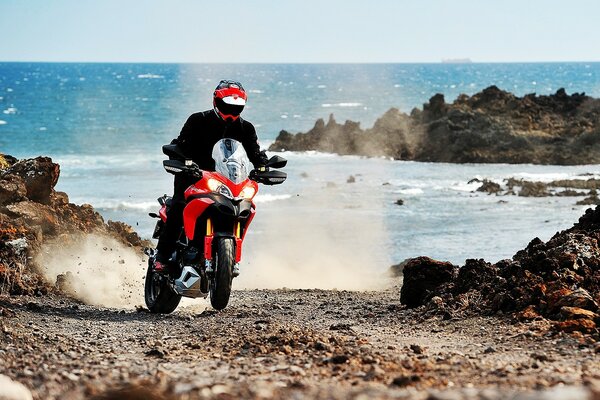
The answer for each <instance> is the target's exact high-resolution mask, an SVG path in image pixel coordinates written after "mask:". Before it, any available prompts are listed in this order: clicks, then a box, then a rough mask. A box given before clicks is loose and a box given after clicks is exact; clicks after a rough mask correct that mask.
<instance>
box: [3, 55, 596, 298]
mask: <svg viewBox="0 0 600 400" xmlns="http://www.w3.org/2000/svg"><path fill="white" fill-rule="evenodd" d="M220 79H236V80H239V81H240V82H242V84H243V85H244V86H245V88H246V90H247V92H248V95H249V99H248V105H247V107H246V109H245V110H244V113H243V117H244V118H245V119H247V120H249V121H251V122H252V123H254V125H255V127H256V129H257V132H258V135H259V138H260V141H261V144H262V146H263V147H265V148H266V147H268V145H269V144H270V143H272V142H273V141H274V140H275V138H276V137H277V135H278V133H279V132H280V131H281V130H287V131H289V132H292V133H295V132H301V131H302V132H303V131H307V130H308V129H310V128H311V127H312V126H313V125H314V123H315V121H316V120H317V119H319V118H323V119H325V120H327V119H328V118H329V117H330V115H333V116H334V118H335V119H336V120H337V121H339V122H343V121H345V120H352V121H359V122H360V124H361V126H362V127H363V128H368V127H370V126H372V125H373V123H374V122H375V121H376V119H377V118H378V117H380V116H381V115H382V114H383V113H384V112H385V111H387V110H388V109H390V108H391V107H395V108H398V109H400V110H401V111H404V112H407V113H409V112H410V111H411V110H412V109H413V108H414V107H422V105H423V103H425V102H427V101H428V99H429V98H430V97H431V96H433V95H434V94H436V93H442V94H444V96H445V98H446V101H453V100H454V99H455V98H456V97H457V96H458V95H459V94H461V93H466V94H474V93H476V92H478V91H481V90H482V89H484V88H486V87H488V86H490V85H496V86H498V87H499V88H501V89H504V90H507V91H511V92H513V93H515V94H517V95H519V96H521V95H524V94H528V93H537V94H551V93H555V92H556V91H557V90H558V89H559V88H565V89H566V91H567V93H569V94H571V93H574V92H580V93H581V92H585V93H586V94H588V95H590V96H594V97H600V63H592V62H589V63H586V62H580V63H508V64H478V63H469V64H443V63H439V64H126V63H121V64H119V63H116V64H111V63H82V64H78V63H6V62H3V63H0V152H1V153H6V154H11V155H13V156H16V157H19V158H26V157H35V156H38V155H45V156H50V157H52V159H53V160H54V161H55V162H58V163H59V164H60V166H61V176H60V180H59V183H58V185H57V190H61V191H65V192H66V193H68V195H69V197H70V201H72V202H74V203H77V204H83V203H89V204H91V205H93V206H94V207H95V208H96V210H98V211H99V212H100V213H101V214H102V215H103V217H104V218H105V219H107V220H108V219H111V220H120V221H124V222H127V223H128V224H131V225H132V226H133V227H134V228H135V229H136V230H137V231H138V232H139V233H140V235H142V236H143V237H146V238H149V237H150V236H151V233H152V230H153V227H154V223H155V221H154V220H153V219H152V218H150V217H149V216H148V213H149V212H153V211H156V210H157V209H158V203H157V202H156V198H157V197H159V196H160V195H162V194H164V193H169V194H170V193H171V191H172V180H173V178H172V175H169V174H167V173H166V172H165V171H164V170H163V169H162V164H161V162H162V160H163V159H164V158H165V156H164V155H163V154H162V153H161V145H163V144H166V143H168V142H170V141H171V139H173V138H174V137H176V136H177V135H178V133H179V131H180V129H181V127H182V125H183V123H184V122H185V120H186V119H187V117H188V116H189V115H190V114H192V113H194V112H197V111H202V110H206V109H210V108H211V107H212V91H213V90H214V87H215V86H216V84H217V83H218V81H219V80H220ZM198 134H202V132H198ZM281 155H282V156H283V157H285V158H287V159H288V160H289V162H288V166H287V167H286V168H285V171H287V173H288V179H287V181H286V182H285V183H283V184H282V185H279V186H263V187H261V188H260V191H259V194H258V195H257V198H256V206H257V217H256V218H255V220H254V222H253V226H252V227H251V229H250V232H249V234H248V236H247V240H246V242H245V244H244V259H245V260H247V261H246V265H248V268H250V269H252V268H255V269H256V271H259V270H260V271H262V272H261V274H269V273H271V272H269V271H272V272H273V273H274V272H275V271H284V270H286V268H291V269H294V268H296V269H298V270H301V269H302V268H303V266H304V265H306V264H307V263H309V264H310V265H311V268H310V269H307V270H306V272H305V274H311V275H317V276H319V275H323V276H325V275H327V274H328V273H329V272H331V271H335V272H334V273H332V274H331V275H332V276H331V277H330V279H331V280H332V282H335V281H336V279H340V280H341V279H342V277H344V276H345V275H350V274H356V273H357V271H361V272H363V273H368V274H379V273H382V272H384V271H385V270H386V269H387V268H388V267H389V266H390V265H392V264H395V263H398V262H401V261H403V260H404V259H406V258H409V257H415V256H422V255H426V256H430V257H433V258H436V259H440V260H448V261H451V262H453V263H457V264H462V263H464V261H465V259H467V258H484V259H486V260H488V261H491V262H495V261H498V260H500V259H504V258H510V257H512V255H514V253H515V252H516V251H518V250H519V249H522V248H523V247H525V246H526V245H527V244H528V242H529V241H530V240H531V239H533V238H535V237H539V238H541V239H542V240H548V239H549V238H550V237H551V236H552V235H553V234H554V233H555V232H557V231H559V230H562V229H566V228H568V227H570V226H572V224H573V223H574V222H576V221H577V219H578V217H579V216H580V215H581V214H582V213H583V212H584V211H585V209H586V207H585V206H577V205H575V202H576V199H575V198H569V197H544V198H525V197H517V196H495V195H488V194H486V193H481V192H477V191H476V189H477V187H478V183H476V182H475V183H469V181H471V180H472V179H473V178H479V179H483V178H487V179H491V180H494V181H496V182H499V183H502V182H503V181H504V180H505V179H507V178H510V177H515V178H525V179H529V180H538V181H551V180H553V179H571V178H577V177H581V176H583V175H584V174H588V175H585V176H595V175H598V176H600V166H599V165H581V166H553V165H544V166H542V165H527V164H525V165H523V164H521V165H509V164H444V163H421V162H411V161H399V160H390V159H385V158H365V157H358V156H339V155H335V154H325V153H319V152H285V153H282V154H281ZM589 174H591V175H589ZM398 200H402V201H401V203H402V204H401V205H399V204H398ZM262 264H264V265H267V264H268V268H266V269H264V268H263V269H261V268H260V265H262ZM328 271H329V272H328ZM301 272H302V271H301ZM302 273H304V272H302ZM302 273H301V274H299V275H302ZM287 285H288V286H294V282H290V283H287ZM332 285H333V286H335V284H334V283H332Z"/></svg>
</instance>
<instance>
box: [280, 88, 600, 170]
mask: <svg viewBox="0 0 600 400" xmlns="http://www.w3.org/2000/svg"><path fill="white" fill-rule="evenodd" d="M270 150H272V151H286V150H287V151H307V150H317V151H323V152H331V153H338V154H344V155H347V154H354V155H364V156H372V157H391V158H394V159H398V160H414V161H427V162H450V163H511V164H517V163H534V164H555V165H578V164H597V163H600V100H599V99H595V98H592V97H589V96H586V95H585V94H584V93H581V94H580V93H573V94H571V95H568V94H567V93H566V92H565V90H564V89H559V90H558V91H557V92H556V93H555V94H553V95H548V96H546V95H539V96H538V95H536V94H528V95H525V96H523V97H518V96H515V95H513V94H511V93H509V92H506V91H503V90H501V89H499V88H497V87H496V86H490V87H488V88H486V89H484V90H483V91H481V92H479V93H476V94H474V95H472V96H467V95H461V96H459V97H458V98H457V99H456V100H455V101H454V102H452V103H446V101H445V99H444V96H443V95H442V94H436V95H435V96H433V97H432V98H431V99H430V100H429V102H428V103H425V104H423V108H422V109H418V108H415V109H413V110H412V111H411V113H410V115H409V114H406V113H403V112H400V111H399V110H398V109H395V108H392V109H390V110H389V111H387V112H386V113H385V114H384V115H383V116H381V117H380V118H379V119H378V120H377V121H376V122H375V124H374V125H373V127H372V128H369V129H362V128H361V127H360V123H358V122H353V121H346V122H345V123H344V124H339V123H337V122H336V121H335V119H334V117H333V115H330V117H329V120H328V122H327V123H325V121H324V120H322V119H319V120H318V121H317V122H316V123H315V126H314V127H313V128H312V129H311V130H309V131H308V132H305V133H298V134H291V133H290V132H287V131H285V130H284V131H281V132H280V134H279V136H278V137H277V139H276V141H275V142H274V143H273V144H272V145H271V146H270Z"/></svg>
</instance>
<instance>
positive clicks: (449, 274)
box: [400, 257, 458, 307]
mask: <svg viewBox="0 0 600 400" xmlns="http://www.w3.org/2000/svg"><path fill="white" fill-rule="evenodd" d="M457 272H458V267H456V266H455V265H453V264H451V263H449V262H442V261H436V260H433V259H431V258H429V257H417V258H413V259H411V260H409V261H408V262H407V263H406V265H405V266H404V271H403V273H404V282H403V284H402V289H401V291H400V301H401V302H402V303H403V304H406V305H407V306H408V307H417V306H420V305H423V304H425V303H426V302H427V301H429V300H430V299H431V298H432V297H433V296H435V295H436V292H437V291H438V290H440V288H441V287H443V286H444V285H445V284H448V283H450V282H452V281H453V280H454V278H455V277H456V274H457Z"/></svg>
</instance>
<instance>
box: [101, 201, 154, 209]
mask: <svg viewBox="0 0 600 400" xmlns="http://www.w3.org/2000/svg"><path fill="white" fill-rule="evenodd" d="M92 205H93V206H94V207H95V208H97V209H100V210H112V211H128V210H141V211H150V210H153V209H157V210H158V208H159V207H160V205H159V204H158V202H156V201H140V202H132V201H102V200H101V201H97V202H96V201H95V202H92Z"/></svg>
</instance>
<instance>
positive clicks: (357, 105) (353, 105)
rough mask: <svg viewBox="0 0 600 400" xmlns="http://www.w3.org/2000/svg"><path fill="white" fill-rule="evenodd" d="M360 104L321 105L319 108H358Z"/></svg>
mask: <svg viewBox="0 0 600 400" xmlns="http://www.w3.org/2000/svg"><path fill="white" fill-rule="evenodd" d="M360 106H362V103H323V104H321V107H323V108H330V107H360Z"/></svg>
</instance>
